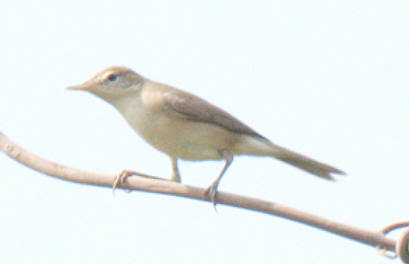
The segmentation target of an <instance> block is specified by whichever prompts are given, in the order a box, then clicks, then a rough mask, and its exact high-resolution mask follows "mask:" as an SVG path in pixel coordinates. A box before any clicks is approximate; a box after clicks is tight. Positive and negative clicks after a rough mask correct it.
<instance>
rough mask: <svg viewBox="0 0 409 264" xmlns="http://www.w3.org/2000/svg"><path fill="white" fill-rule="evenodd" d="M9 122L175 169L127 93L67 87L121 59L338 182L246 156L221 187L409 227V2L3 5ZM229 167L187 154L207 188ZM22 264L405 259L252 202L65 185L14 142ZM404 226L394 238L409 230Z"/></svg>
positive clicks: (7, 252)
mask: <svg viewBox="0 0 409 264" xmlns="http://www.w3.org/2000/svg"><path fill="white" fill-rule="evenodd" d="M1 6H2V8H1V9H0V21H1V25H2V26H0V62H1V63H0V73H1V76H2V78H1V79H2V88H1V91H2V93H1V95H2V96H1V98H0V113H1V114H0V131H1V132H2V133H4V134H5V135H7V136H8V137H10V138H11V139H13V140H14V141H16V142H17V143H18V144H20V145H22V146H23V147H25V148H27V149H28V150H30V151H32V152H34V153H36V154H37V155H40V156H41V157H44V158H46V159H49V160H52V161H54V162H57V163H61V164H63V165H67V166H72V167H75V168H79V169H85V170H90V171H96V172H103V173H112V174H114V173H118V172H119V171H121V170H122V169H133V170H137V171H141V172H145V173H149V174H154V175H160V176H163V177H169V176H170V171H171V170H170V164H169V161H168V158H167V157H166V155H164V154H162V153H160V152H159V151H157V150H155V149H154V148H152V147H151V146H149V145H148V144H147V143H145V141H143V140H142V139H141V138H140V137H139V136H138V135H137V134H136V133H135V132H134V131H133V130H132V129H131V128H130V127H129V126H128V124H127V123H126V122H125V120H124V119H122V117H121V116H120V115H119V113H118V112H117V111H116V110H115V109H114V108H113V107H112V106H110V105H109V104H107V103H106V102H104V101H102V100H100V99H99V98H97V97H95V96H93V95H91V94H89V93H85V92H72V91H65V90H64V88H65V87H67V86H69V85H73V84H78V83H81V82H83V81H85V80H86V79H88V78H89V77H91V76H92V75H93V74H95V73H96V72H97V71H99V70H101V69H103V68H105V67H108V66H112V65H122V66H126V67H130V68H132V69H134V70H135V71H136V72H138V73H139V74H141V75H143V76H145V77H147V78H149V79H152V80H156V81H159V82H163V83H166V84H169V85H172V86H174V87H177V88H180V89H183V90H186V91H189V92H191V93H194V94H196V95H198V96H200V97H202V98H204V99H206V100H207V101H210V102H212V103H213V104H215V105H217V106H219V107H220V108H222V109H224V110H226V111H227V112H229V113H231V114H232V115H234V116H235V117H237V118H238V119H240V120H241V121H243V122H244V123H245V124H247V125H249V126H250V127H251V128H253V129H254V130H256V131H257V132H259V133H260V134H262V135H263V136H265V137H267V138H269V139H270V140H271V141H273V142H275V143H277V144H279V145H282V146H285V147H287V148H289V149H292V150H294V151H297V152H300V153H303V154H306V155H308V156H310V157H313V158H315V159H317V160H320V161H323V162H325V163H328V164H331V165H333V166H335V167H337V168H340V169H342V170H344V171H345V172H347V174H348V175H347V176H346V177H343V176H339V177H337V179H338V181H337V182H335V183H332V182H328V181H324V180H321V179H319V178H316V177H313V176H311V175H309V174H307V173H305V172H303V171H301V170H298V169H296V168H293V167H290V166H288V165H286V164H284V163H282V162H279V161H276V160H274V159H270V158H256V157H244V156H243V157H237V158H235V160H234V162H233V164H232V166H231V167H230V168H229V170H228V171H227V174H226V175H225V177H224V178H223V180H222V181H221V184H220V186H219V189H220V191H226V192H232V193H237V194H240V195H247V196H250V197H256V198H260V199H264V200H267V201H271V202H276V203H280V204H284V205H288V206H290V207H294V208H297V209H301V210H304V211H308V212H311V213H314V214H317V215H320V216H323V217H327V218H330V219H333V220H337V221H340V222H344V223H347V224H350V225H354V226H358V227H362V228H367V229H372V230H376V229H378V228H381V227H383V226H385V225H387V224H390V223H392V222H396V221H400V220H408V218H409V213H408V210H407V208H408V207H409V201H408V199H407V198H408V186H409V162H408V157H409V136H408V135H409V122H408V116H409V107H408V105H409V104H408V102H409V74H408V69H409V48H408V47H409V16H408V14H409V2H408V1H321V2H317V1H314V2H313V1H308V2H306V1H285V2H284V3H283V2H282V1H251V2H250V1H239V0H235V1H201V2H199V1H163V0H162V1H160V0H154V1H137V0H135V1H122V2H115V1H111V2H108V1H76V2H62V1H55V2H50V1H35V2H34V1H33V2H28V1H26V2H17V1H10V2H9V1H3V2H2V3H1ZM222 166H223V163H222V162H214V161H213V162H212V161H209V162H180V170H181V175H182V182H183V183H185V184H189V185H193V186H200V187H203V188H205V187H207V186H208V185H209V184H210V183H211V182H212V181H213V180H214V179H215V177H217V175H218V173H219V171H220V170H221V168H222ZM0 177H1V182H2V183H1V186H2V188H1V191H0V201H1V203H0V212H1V216H0V237H1V239H0V256H1V259H2V262H4V263H30V264H37V263H63V264H65V263H178V264H187V263H189V264H190V263H303V264H305V263H333V264H336V263H342V264H345V263H375V264H378V263H391V262H390V260H389V259H386V258H384V257H382V256H380V255H379V254H378V253H377V252H376V250H375V248H373V247H369V246H366V245H363V244H360V243H357V242H355V241H352V240H348V239H345V238H342V237H339V236H335V235H333V234H330V233H326V232H323V231H320V230H318V229H314V228H311V227H309V226H305V225H301V224H299V223H295V222H291V221H288V220H285V219H281V218H278V217H273V216H268V215H264V214H260V213H255V212H251V211H246V210H240V209H237V208H229V207H226V206H218V211H219V214H217V213H215V212H214V211H213V208H212V206H211V204H209V203H203V202H197V201H193V200H189V199H183V198H178V197H170V196H165V195H157V194H148V193H142V192H132V193H130V194H127V193H125V192H123V191H121V190H119V191H117V193H116V196H115V197H114V196H113V195H112V190H111V189H108V188H101V187H92V186H85V185H79V184H74V183H69V182H64V181H60V180H57V179H54V178H50V177H48V176H45V175H42V174H40V173H38V172H35V171H33V170H31V169H28V168H26V167H23V166H22V165H20V164H18V163H16V162H14V161H13V160H11V159H9V158H8V157H7V156H5V155H3V154H1V153H0ZM397 234H399V232H397V233H395V234H392V237H396V235H397Z"/></svg>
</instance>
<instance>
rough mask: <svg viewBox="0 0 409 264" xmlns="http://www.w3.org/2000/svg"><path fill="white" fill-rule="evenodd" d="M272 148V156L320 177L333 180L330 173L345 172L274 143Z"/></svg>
mask: <svg viewBox="0 0 409 264" xmlns="http://www.w3.org/2000/svg"><path fill="white" fill-rule="evenodd" d="M274 148H275V150H276V151H274V153H273V154H271V155H272V156H273V157H274V158H277V159H279V160H281V161H284V162H286V163H288V164H291V165H293V166H295V167H297V168H300V169H302V170H305V171H307V172H309V173H311V174H314V175H316V176H319V177H321V178H324V179H327V180H331V181H334V180H335V179H334V178H333V177H332V176H331V173H337V174H345V172H343V171H341V170H339V169H337V168H334V167H331V166H329V165H327V164H324V163H321V162H319V161H316V160H313V159H311V158H308V157H306V156H303V155H301V154H298V153H296V152H293V151H291V150H288V149H286V148H283V147H280V146H277V145H276V144H274Z"/></svg>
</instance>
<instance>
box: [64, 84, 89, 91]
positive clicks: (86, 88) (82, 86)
mask: <svg viewBox="0 0 409 264" xmlns="http://www.w3.org/2000/svg"><path fill="white" fill-rule="evenodd" d="M91 87H92V85H90V84H87V83H83V84H78V85H73V86H68V87H67V88H65V89H66V90H79V91H90V90H91Z"/></svg>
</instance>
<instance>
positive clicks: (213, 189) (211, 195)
mask: <svg viewBox="0 0 409 264" xmlns="http://www.w3.org/2000/svg"><path fill="white" fill-rule="evenodd" d="M221 155H222V157H223V159H224V160H225V161H226V163H225V164H224V167H223V169H222V171H221V172H220V174H219V176H218V177H217V178H216V180H214V181H213V182H212V183H211V184H210V186H209V187H207V188H206V190H205V192H204V196H205V198H208V199H210V200H211V201H212V203H213V207H214V208H216V204H217V187H218V186H219V183H220V180H221V179H222V178H223V175H224V173H225V172H226V171H227V169H228V168H229V166H230V164H231V163H232V162H233V155H231V154H230V153H229V152H228V151H226V150H224V151H222V152H221Z"/></svg>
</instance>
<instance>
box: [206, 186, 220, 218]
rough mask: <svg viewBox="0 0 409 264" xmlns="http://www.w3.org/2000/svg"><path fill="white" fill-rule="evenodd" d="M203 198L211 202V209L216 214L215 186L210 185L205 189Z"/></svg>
mask: <svg viewBox="0 0 409 264" xmlns="http://www.w3.org/2000/svg"><path fill="white" fill-rule="evenodd" d="M204 197H205V198H206V199H209V200H210V201H212V204H213V208H214V210H215V211H216V212H217V209H216V205H217V185H215V184H211V185H210V186H209V187H207V188H206V190H205V192H204Z"/></svg>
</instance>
